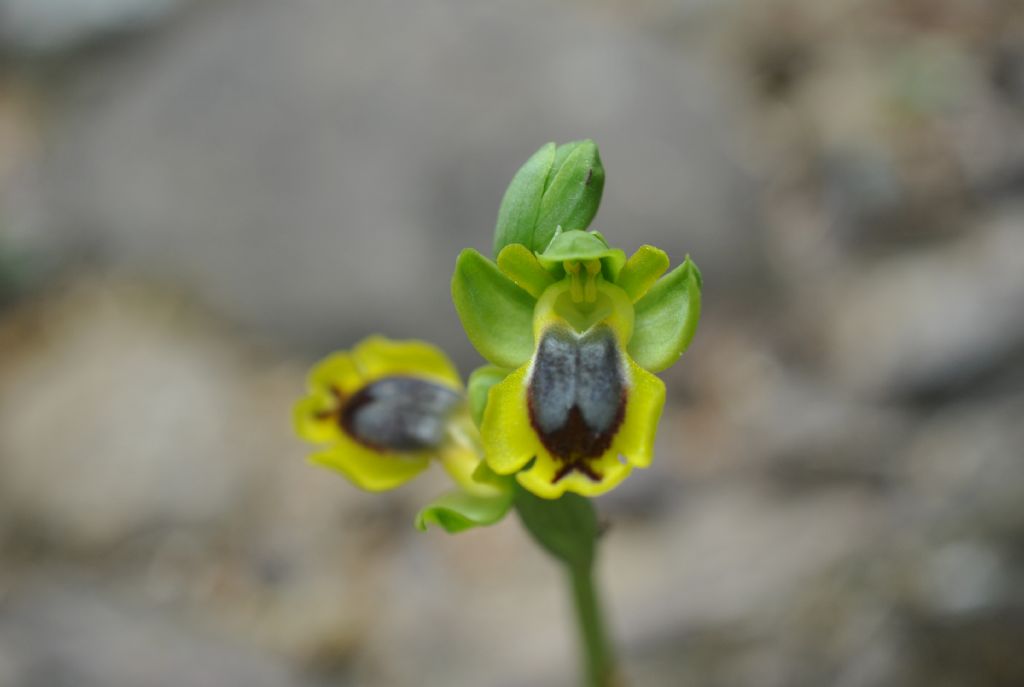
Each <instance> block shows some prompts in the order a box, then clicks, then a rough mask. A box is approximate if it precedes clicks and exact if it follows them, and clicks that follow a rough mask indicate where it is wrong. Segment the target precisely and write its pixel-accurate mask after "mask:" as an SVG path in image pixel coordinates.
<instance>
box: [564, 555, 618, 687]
mask: <svg viewBox="0 0 1024 687" xmlns="http://www.w3.org/2000/svg"><path fill="white" fill-rule="evenodd" d="M569 579H570V582H571V584H572V595H573V602H574V605H575V607H576V621H577V623H578V625H579V632H580V641H581V644H582V649H583V669H584V674H585V675H586V682H585V683H584V684H585V685H587V687H612V685H613V684H614V681H613V678H612V676H613V671H614V664H613V661H612V653H611V649H610V644H609V643H608V637H607V635H606V634H605V625H604V618H603V616H602V614H601V604H600V603H599V600H598V597H597V588H596V586H595V585H594V571H593V566H582V565H577V566H569Z"/></svg>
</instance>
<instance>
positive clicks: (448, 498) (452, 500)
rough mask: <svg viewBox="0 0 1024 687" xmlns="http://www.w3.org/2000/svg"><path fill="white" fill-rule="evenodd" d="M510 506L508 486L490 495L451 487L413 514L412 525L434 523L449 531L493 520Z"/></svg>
mask: <svg viewBox="0 0 1024 687" xmlns="http://www.w3.org/2000/svg"><path fill="white" fill-rule="evenodd" d="M511 506H512V492H511V490H509V491H507V492H503V493H499V494H496V495H494V496H478V495H476V494H469V493H466V492H464V491H452V492H448V493H447V494H444V495H443V496H439V497H438V498H436V499H434V501H433V502H431V504H430V505H428V506H427V507H426V508H424V509H423V510H421V511H420V512H419V513H417V514H416V528H417V529H419V530H423V531H425V530H426V529H427V528H428V527H429V526H430V525H436V526H438V527H440V528H442V529H443V530H444V531H445V532H448V533H449V534H456V533H458V532H464V531H466V530H468V529H472V528H474V527H486V526H488V525H493V524H495V523H496V522H498V521H500V520H501V519H502V518H504V517H505V514H506V513H508V510H509V508H511Z"/></svg>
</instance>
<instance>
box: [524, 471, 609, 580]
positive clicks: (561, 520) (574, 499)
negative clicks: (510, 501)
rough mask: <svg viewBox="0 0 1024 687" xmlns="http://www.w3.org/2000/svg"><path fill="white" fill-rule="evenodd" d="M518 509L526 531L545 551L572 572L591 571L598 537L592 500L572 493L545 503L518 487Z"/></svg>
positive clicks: (544, 500)
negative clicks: (574, 570)
mask: <svg viewBox="0 0 1024 687" xmlns="http://www.w3.org/2000/svg"><path fill="white" fill-rule="evenodd" d="M515 505H516V510H517V511H518V512H519V519H520V520H521V521H522V523H523V527H525V528H526V531H527V532H529V533H530V536H532V537H533V539H534V540H535V541H536V542H537V543H538V544H539V545H540V546H541V547H542V548H543V549H544V550H546V551H547V552H548V553H550V554H551V555H552V556H554V557H555V558H557V559H559V560H561V561H563V562H565V563H566V564H568V565H569V566H570V567H572V568H575V569H587V568H589V567H590V565H591V564H592V563H593V561H594V550H595V548H596V547H595V544H596V541H597V535H598V524H597V514H596V513H595V512H594V505H593V504H592V503H591V502H590V499H587V498H585V497H583V496H579V495H577V494H570V493H567V494H564V495H563V496H562V497H560V498H557V499H554V500H551V499H542V498H540V497H539V496H535V495H534V494H532V493H530V492H529V491H527V490H526V489H523V488H522V487H521V486H519V484H516V485H515Z"/></svg>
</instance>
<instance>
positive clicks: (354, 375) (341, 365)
mask: <svg viewBox="0 0 1024 687" xmlns="http://www.w3.org/2000/svg"><path fill="white" fill-rule="evenodd" d="M362 384H363V380H362V376H361V375H360V374H359V370H358V369H357V368H356V364H355V361H354V360H353V359H352V356H351V355H349V354H348V353H347V352H344V351H339V352H337V353H332V354H330V355H329V356H327V357H326V358H324V359H323V360H321V361H320V362H318V363H317V364H316V365H314V366H313V369H312V370H310V371H309V378H308V379H307V385H308V386H309V390H310V391H311V392H312V393H314V394H316V393H321V392H324V391H327V390H329V389H337V390H338V392H339V393H341V394H342V395H343V396H348V395H349V394H351V393H353V392H354V391H355V390H356V389H358V388H359V387H360V386H362Z"/></svg>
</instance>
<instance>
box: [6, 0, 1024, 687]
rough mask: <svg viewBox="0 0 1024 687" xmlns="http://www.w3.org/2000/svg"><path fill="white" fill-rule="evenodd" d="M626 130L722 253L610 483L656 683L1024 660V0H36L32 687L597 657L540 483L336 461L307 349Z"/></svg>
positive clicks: (24, 423)
mask: <svg viewBox="0 0 1024 687" xmlns="http://www.w3.org/2000/svg"><path fill="white" fill-rule="evenodd" d="M581 137H592V138H594V139H595V140H597V142H598V143H599V145H600V146H601V152H602V155H603V158H604V161H605V165H606V168H607V174H608V183H607V186H606V192H605V196H604V203H603V209H602V210H601V213H600V214H599V216H598V220H597V223H596V224H595V227H596V228H599V229H601V230H602V231H603V232H604V233H605V234H606V235H607V236H609V237H611V238H612V239H613V241H614V242H616V243H618V244H620V245H622V246H623V247H625V248H626V249H628V250H632V249H634V248H636V247H637V246H639V245H640V244H642V243H653V244H656V245H659V246H661V247H664V248H665V249H666V250H668V251H669V253H670V255H671V256H672V257H673V259H674V260H675V261H678V260H681V259H682V257H683V256H684V255H685V254H686V253H690V254H692V255H693V257H694V259H695V260H696V261H697V262H698V264H700V266H701V268H702V269H703V273H704V278H705V284H706V289H707V290H706V296H705V297H706V301H705V302H706V306H705V316H704V320H703V322H702V323H701V327H700V330H699V332H698V335H697V338H696V340H695V343H694V346H693V347H692V349H691V350H690V351H689V352H688V353H687V354H686V356H685V357H684V360H683V362H682V363H681V364H680V365H678V366H677V367H675V368H673V369H672V370H670V371H668V372H667V373H666V374H665V377H666V379H667V381H668V385H669V389H670V404H669V406H668V407H667V409H666V413H665V417H664V420H663V423H662V427H661V431H660V434H659V439H658V441H659V445H658V448H659V455H658V460H657V461H656V465H655V466H654V467H652V468H651V469H650V470H647V471H643V472H638V473H635V474H634V476H633V477H632V478H631V479H630V480H629V481H628V482H626V483H625V484H624V485H623V486H622V487H620V488H619V489H617V490H616V491H615V492H614V493H612V494H610V495H608V496H607V497H605V498H602V499H601V501H600V508H601V511H602V514H603V516H604V517H605V518H606V519H607V521H608V523H609V524H610V528H609V530H608V533H607V535H606V537H605V545H604V549H603V558H602V568H601V573H602V583H603V586H604V587H605V589H606V591H607V593H608V603H609V614H610V618H611V623H612V627H613V630H614V634H615V636H616V638H617V640H618V642H619V645H620V650H621V654H622V661H623V666H624V673H625V674H626V676H627V677H628V684H630V685H635V686H637V687H640V686H648V685H650V686H653V687H662V686H664V687H680V686H681V687H691V686H692V687H734V686H738V687H747V686H749V687H794V686H796V687H803V686H808V687H817V686H824V685H828V686H834V687H876V686H877V687H882V686H890V685H893V686H895V685H900V686H908V687H914V686H918V685H920V686H924V685H927V686H929V687H990V686H991V687H1002V686H1005V687H1018V686H1019V685H1024V653H1022V651H1021V650H1022V649H1024V643H1022V641H1024V640H1022V638H1024V448H1022V447H1024V422H1022V420H1024V4H1022V3H1020V2H1019V0H828V1H827V2H825V1H822V0H639V1H634V2H625V0H593V1H585V0H576V1H575V2H555V1H554V0H528V1H527V2H513V1H512V0H499V1H496V2H487V3H481V2H472V1H471V0H436V1H433V0H432V1H429V2H415V3H413V2H397V1H394V0H356V1H355V2H345V3H340V2H329V1H327V0H294V1H292V2H288V3H283V2H273V1H272V0H245V1H243V0H0V687H137V686H139V685H147V686H149V685H153V686H155V687H161V686H163V685H167V686H170V685H174V686H176V687H206V686H211V687H212V686H216V687H234V686H238V687H242V686H245V687H261V686H263V685H266V686H268V687H270V686H281V685H284V686H296V687H320V686H326V685H349V686H352V687H363V686H366V687H391V686H396V687H401V686H406V685H417V686H426V687H432V686H451V685H481V686H487V687H492V686H493V687H527V686H536V685H542V686H548V685H551V686H555V687H558V686H563V685H566V686H567V685H571V684H574V682H573V681H574V675H575V673H576V667H577V666H576V660H575V654H574V651H575V645H574V643H573V637H572V635H571V625H570V618H569V613H568V608H567V607H566V603H565V600H564V598H563V589H562V586H561V585H562V580H561V579H560V578H559V574H558V570H556V569H555V568H554V567H553V566H552V565H551V564H550V563H549V561H547V560H546V559H545V558H544V557H543V556H542V555H541V554H540V553H538V552H537V551H535V550H534V549H533V548H532V546H531V545H530V544H529V542H528V541H527V540H526V539H525V536H524V535H523V534H522V532H521V531H520V528H519V526H518V523H517V522H515V519H514V518H510V519H509V520H508V521H506V522H504V523H502V524H501V525H499V526H497V527H495V528H492V529H490V530H486V531H478V532H471V533H467V534H464V535H460V536H458V537H448V536H446V535H444V534H443V533H440V532H430V533H427V534H420V533H418V532H416V531H415V530H413V528H412V524H411V523H412V516H413V514H414V513H415V511H416V510H417V508H418V507H419V506H420V505H421V504H423V503H424V502H425V501H426V500H427V499H429V498H430V497H431V496H433V495H435V494H436V493H437V492H439V491H440V490H441V489H442V488H443V485H444V478H443V476H441V475H437V474H434V475H430V476H428V477H427V478H426V479H423V480H420V481H418V482H416V483H414V484H412V485H410V486H408V487H406V488H403V489H401V490H399V491H397V492H394V493H390V494H387V495H383V496H379V495H375V496H371V495H367V494H364V493H361V492H359V491H357V490H356V489H354V488H353V487H351V486H350V485H348V484H347V483H345V482H344V481H343V480H341V479H340V478H336V477H334V476H332V475H330V474H328V473H325V472H321V471H318V470H316V469H314V468H311V467H308V466H307V465H305V464H304V462H303V460H302V456H303V452H304V451H303V447H302V446H301V445H300V444H299V443H298V442H297V440H295V439H293V438H292V436H291V432H290V428H289V406H290V403H291V402H292V400H293V399H294V398H295V397H296V396H297V395H298V394H300V393H301V390H302V386H303V382H302V379H303V374H304V370H305V368H306V367H307V366H308V365H309V364H310V362H312V361H313V360H315V359H316V358H317V357H319V356H321V355H323V354H324V353H326V352H328V351H330V350H332V349H335V348H342V347H346V346H349V345H351V344H352V343H353V342H354V341H356V340H357V339H358V338H360V337H362V336H363V335H365V334H368V333H370V332H375V331H379V332H382V333H385V334H388V335H391V336H395V337H421V338H426V339H430V340H433V341H436V342H437V343H439V344H441V345H443V346H444V347H445V348H446V349H448V350H449V351H451V353H452V354H453V356H454V357H455V359H456V360H457V361H458V363H459V365H460V367H461V369H462V370H463V371H464V372H467V373H468V371H469V370H471V369H472V368H473V367H474V366H475V365H476V364H477V363H478V362H479V361H478V358H476V356H475V354H474V353H473V351H472V349H471V348H470V346H469V345H468V343H467V342H466V341H465V338H464V336H463V334H462V332H461V330H460V328H459V326H458V322H457V319H456V317H455V314H454V310H453V308H452V306H451V304H450V302H449V299H448V295H447V293H448V280H449V276H450V271H451V268H452V265H453V262H454V257H455V255H456V253H457V251H458V250H459V249H460V248H461V247H463V246H467V245H469V246H474V247H477V248H480V249H487V248H488V247H489V246H490V233H491V230H492V227H493V222H494V218H495V214H496V210H497V207H498V203H499V201H500V198H501V194H502V192H503V190H504V187H505V184H506V183H507V182H508V180H509V178H510V177H511V175H512V173H513V172H514V171H515V169H516V168H517V167H518V165H519V164H521V162H522V161H523V160H525V158H526V157H527V156H528V155H529V154H530V153H532V152H533V151H534V150H535V149H536V148H537V147H538V146H539V145H540V144H542V143H543V142H545V141H548V140H558V141H565V140H571V139H574V138H581Z"/></svg>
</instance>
